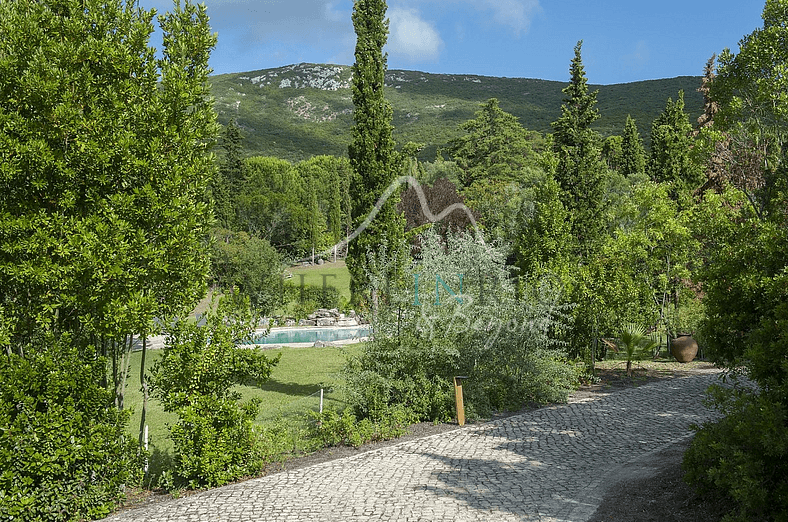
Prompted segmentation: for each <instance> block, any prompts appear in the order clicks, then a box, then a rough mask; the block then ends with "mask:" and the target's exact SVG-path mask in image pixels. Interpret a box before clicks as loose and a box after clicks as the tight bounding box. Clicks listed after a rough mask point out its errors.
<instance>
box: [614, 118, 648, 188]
mask: <svg viewBox="0 0 788 522" xmlns="http://www.w3.org/2000/svg"><path fill="white" fill-rule="evenodd" d="M618 170H619V172H620V173H621V174H623V175H624V176H626V177H630V176H635V175H638V174H645V172H646V152H645V151H644V150H643V140H642V139H641V137H640V132H639V131H638V127H637V124H636V123H635V120H633V119H632V117H631V116H629V115H628V114H627V122H626V124H625V125H624V135H623V137H622V140H621V165H620V166H619V168H618Z"/></svg>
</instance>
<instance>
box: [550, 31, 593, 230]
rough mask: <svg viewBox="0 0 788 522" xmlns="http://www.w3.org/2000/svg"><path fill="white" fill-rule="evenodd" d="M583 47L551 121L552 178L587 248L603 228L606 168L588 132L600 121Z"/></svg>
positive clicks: (571, 68) (576, 57)
mask: <svg viewBox="0 0 788 522" xmlns="http://www.w3.org/2000/svg"><path fill="white" fill-rule="evenodd" d="M582 45H583V42H582V40H581V41H579V42H578V43H577V45H576V46H575V57H574V58H573V59H572V63H571V66H570V69H569V71H570V75H571V80H570V84H569V85H568V86H567V87H566V88H565V89H564V90H563V92H564V94H565V95H566V98H564V105H563V106H562V107H561V117H560V118H558V120H557V121H555V122H553V129H555V132H554V134H553V149H554V151H555V153H556V154H557V156H558V167H557V169H556V174H555V178H556V181H558V184H559V185H560V186H561V189H562V191H563V197H562V200H563V204H564V206H565V207H566V209H567V210H568V211H569V212H570V214H571V215H573V217H574V223H573V227H572V228H573V230H572V233H573V235H574V236H575V237H576V238H577V239H578V240H579V241H580V243H581V244H585V245H587V244H589V243H590V242H591V241H593V240H594V239H595V238H597V237H598V236H599V234H600V233H601V229H602V225H601V219H600V218H601V211H602V207H603V192H602V190H603V189H602V178H603V176H604V173H605V165H604V162H603V161H602V159H601V151H600V148H601V147H600V142H601V137H600V136H599V134H598V133H597V132H596V131H594V130H592V129H591V124H592V123H593V122H594V121H596V119H597V118H599V111H598V110H597V109H596V96H597V92H598V91H594V92H589V91H588V80H587V78H586V75H585V69H584V68H583V59H582V57H581V48H582Z"/></svg>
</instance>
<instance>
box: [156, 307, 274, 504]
mask: <svg viewBox="0 0 788 522" xmlns="http://www.w3.org/2000/svg"><path fill="white" fill-rule="evenodd" d="M258 317H259V316H258V315H256V314H254V313H252V312H250V307H249V301H248V299H245V298H244V297H243V296H242V295H240V294H238V293H235V294H231V295H230V296H227V297H225V298H224V299H222V300H221V301H220V302H219V303H218V306H217V307H216V309H215V310H210V311H209V312H208V313H207V315H206V316H205V325H204V326H198V325H196V324H194V323H193V322H190V321H185V320H184V321H179V322H177V323H176V324H175V325H173V326H172V328H171V329H170V332H169V334H168V336H167V344H166V346H165V348H164V353H163V354H162V357H161V359H159V360H158V361H157V363H156V364H154V366H153V368H151V372H150V384H151V389H152V390H153V393H154V396H155V397H157V398H158V399H159V400H160V401H161V402H162V404H163V405H164V408H165V411H170V412H174V413H176V414H177V415H178V419H179V420H178V423H177V424H175V425H173V426H172V427H171V428H170V431H171V433H170V436H171V438H172V441H173V443H174V446H175V455H174V460H175V465H174V469H173V475H174V477H175V479H176V480H177V481H178V482H179V483H180V484H182V485H186V486H188V487H192V488H194V487H198V486H218V485H221V484H226V483H227V482H229V481H231V480H234V479H237V478H240V477H243V476H246V475H253V474H256V473H259V472H260V470H261V469H262V467H263V465H264V463H265V462H264V459H263V452H262V449H261V446H260V440H259V437H258V434H257V432H256V430H255V427H254V419H255V417H256V416H257V411H258V408H259V401H254V400H252V401H249V402H247V403H243V404H241V403H239V399H240V398H241V396H240V393H238V392H237V391H236V390H234V389H233V386H234V385H236V384H260V383H262V382H264V381H265V380H266V379H268V377H269V376H270V375H271V368H272V367H273V366H274V365H275V364H276V363H277V362H278V357H277V358H274V359H269V358H268V357H266V356H265V354H263V353H262V352H261V351H260V350H256V349H254V348H249V347H246V346H239V345H240V344H241V343H243V342H244V341H248V340H249V337H250V335H251V333H252V332H253V331H254V328H255V326H256V322H257V318H258Z"/></svg>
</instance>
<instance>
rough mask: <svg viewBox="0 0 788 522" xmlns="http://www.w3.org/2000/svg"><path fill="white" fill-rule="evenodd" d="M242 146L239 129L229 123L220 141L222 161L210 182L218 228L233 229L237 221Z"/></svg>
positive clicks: (243, 166)
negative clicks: (222, 151)
mask: <svg viewBox="0 0 788 522" xmlns="http://www.w3.org/2000/svg"><path fill="white" fill-rule="evenodd" d="M242 144H243V137H242V136H241V129H240V128H238V125H236V123H235V122H234V121H231V122H230V123H228V124H227V126H226V127H225V129H224V134H223V135H222V140H221V145H222V148H223V149H224V159H223V161H222V163H221V165H220V166H219V171H218V172H217V173H216V175H215V176H214V178H213V180H212V182H211V195H212V196H213V208H214V215H215V216H216V221H217V223H218V224H219V226H221V227H224V228H234V225H235V222H236V221H237V212H236V208H237V203H236V201H235V200H236V199H237V197H238V196H239V194H241V192H242V189H243V184H244V181H245V178H246V164H245V163H244V161H243V156H242Z"/></svg>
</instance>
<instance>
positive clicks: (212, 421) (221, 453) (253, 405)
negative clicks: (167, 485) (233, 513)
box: [170, 396, 265, 488]
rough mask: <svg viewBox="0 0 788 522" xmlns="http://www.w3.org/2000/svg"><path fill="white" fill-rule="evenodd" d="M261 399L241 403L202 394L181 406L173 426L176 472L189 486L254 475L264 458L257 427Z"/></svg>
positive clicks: (214, 484)
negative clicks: (256, 420) (256, 421)
mask: <svg viewBox="0 0 788 522" xmlns="http://www.w3.org/2000/svg"><path fill="white" fill-rule="evenodd" d="M259 405H260V404H259V401H252V402H249V403H246V404H242V405H238V404H236V402H235V401H234V400H232V399H230V398H217V397H213V396H200V397H198V398H196V399H195V400H194V401H193V403H192V404H190V405H188V406H184V407H182V408H178V409H177V410H176V413H177V414H178V423H177V424H176V425H174V426H172V427H171V428H170V431H171V434H170V437H171V438H172V441H173V444H174V446H175V462H174V464H175V468H174V470H173V471H174V474H175V476H176V477H177V478H178V479H179V480H180V481H181V482H182V483H183V484H184V485H185V486H186V487H189V488H197V487H200V486H208V487H214V486H221V485H222V484H226V483H228V482H230V481H232V480H235V479H236V478H239V477H243V476H248V475H255V474H257V473H259V472H260V470H262V468H263V465H264V464H265V459H264V456H263V453H262V447H261V446H260V444H259V439H258V436H257V433H255V430H254V419H255V417H256V416H257V411H258V409H259Z"/></svg>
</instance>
